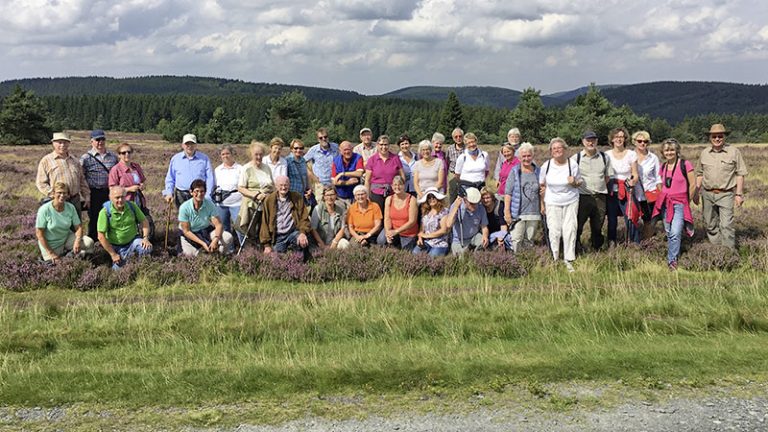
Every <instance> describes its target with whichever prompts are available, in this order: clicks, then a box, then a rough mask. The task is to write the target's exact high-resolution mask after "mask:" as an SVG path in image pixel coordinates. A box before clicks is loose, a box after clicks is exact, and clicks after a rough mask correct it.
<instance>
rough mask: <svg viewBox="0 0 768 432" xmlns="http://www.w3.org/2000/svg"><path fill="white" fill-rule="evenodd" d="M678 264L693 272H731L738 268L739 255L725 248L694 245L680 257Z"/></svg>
mask: <svg viewBox="0 0 768 432" xmlns="http://www.w3.org/2000/svg"><path fill="white" fill-rule="evenodd" d="M679 264H680V267H682V268H685V269H687V270H693V271H714V270H718V271H731V270H734V269H735V268H737V267H738V266H739V254H738V253H736V252H735V251H733V250H732V249H730V248H728V247H727V246H722V245H714V244H711V243H709V242H704V243H696V244H694V245H692V246H691V248H690V249H688V252H687V253H686V254H684V255H682V256H681V257H680V260H679Z"/></svg>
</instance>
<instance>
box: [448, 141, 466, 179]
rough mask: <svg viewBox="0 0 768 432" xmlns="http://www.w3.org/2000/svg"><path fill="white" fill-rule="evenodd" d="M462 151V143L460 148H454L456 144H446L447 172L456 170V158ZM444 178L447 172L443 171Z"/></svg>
mask: <svg viewBox="0 0 768 432" xmlns="http://www.w3.org/2000/svg"><path fill="white" fill-rule="evenodd" d="M462 153H464V144H462V145H461V148H458V149H457V148H456V144H451V145H449V146H448V154H447V155H446V156H448V172H450V173H455V172H456V160H457V159H458V158H459V155H461V154H462ZM445 175H446V178H447V176H448V173H445Z"/></svg>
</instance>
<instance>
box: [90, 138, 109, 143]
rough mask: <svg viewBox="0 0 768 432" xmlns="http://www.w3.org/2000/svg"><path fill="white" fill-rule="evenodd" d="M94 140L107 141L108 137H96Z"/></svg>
mask: <svg viewBox="0 0 768 432" xmlns="http://www.w3.org/2000/svg"><path fill="white" fill-rule="evenodd" d="M93 140H94V141H98V142H105V141H106V140H107V139H106V138H94V139H93Z"/></svg>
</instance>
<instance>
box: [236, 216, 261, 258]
mask: <svg viewBox="0 0 768 432" xmlns="http://www.w3.org/2000/svg"><path fill="white" fill-rule="evenodd" d="M249 208H250V206H249ZM257 213H258V206H257V208H255V209H253V215H251V220H250V221H248V229H247V230H246V231H245V236H244V237H243V241H241V242H240V249H238V250H237V255H240V252H242V251H243V246H245V242H246V241H248V235H249V234H250V233H251V227H253V221H255V220H256V214H257Z"/></svg>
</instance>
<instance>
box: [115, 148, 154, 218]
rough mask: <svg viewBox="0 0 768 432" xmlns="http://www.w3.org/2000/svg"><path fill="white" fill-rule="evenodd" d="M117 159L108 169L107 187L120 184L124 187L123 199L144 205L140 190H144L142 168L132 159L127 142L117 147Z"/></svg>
mask: <svg viewBox="0 0 768 432" xmlns="http://www.w3.org/2000/svg"><path fill="white" fill-rule="evenodd" d="M117 157H118V159H119V161H118V162H117V164H116V165H115V166H113V167H112V169H110V170H109V187H112V186H122V187H123V188H125V199H126V200H127V201H133V202H134V203H136V205H138V206H139V207H142V208H144V207H146V205H147V204H146V200H145V199H144V195H143V194H142V192H141V191H143V190H144V182H146V180H147V178H146V177H145V176H144V170H142V169H141V166H140V165H139V164H138V163H137V162H134V161H133V148H132V147H131V145H130V144H128V143H122V144H120V146H119V147H117Z"/></svg>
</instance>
